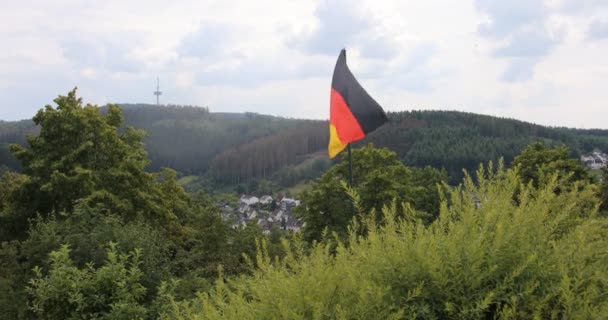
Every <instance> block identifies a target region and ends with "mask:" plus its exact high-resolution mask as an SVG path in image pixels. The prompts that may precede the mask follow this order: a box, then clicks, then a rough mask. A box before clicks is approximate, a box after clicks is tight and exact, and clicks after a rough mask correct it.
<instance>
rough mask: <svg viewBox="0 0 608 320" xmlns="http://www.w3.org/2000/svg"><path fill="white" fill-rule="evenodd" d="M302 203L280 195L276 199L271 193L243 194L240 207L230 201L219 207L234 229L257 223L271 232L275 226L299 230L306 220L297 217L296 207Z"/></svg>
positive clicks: (288, 229)
mask: <svg viewBox="0 0 608 320" xmlns="http://www.w3.org/2000/svg"><path fill="white" fill-rule="evenodd" d="M299 205H300V200H296V199H293V198H288V197H284V196H278V197H277V199H274V198H273V197H272V196H270V195H264V196H261V197H259V198H258V197H256V196H253V195H242V196H241V197H240V199H239V203H238V207H233V206H231V205H230V204H228V203H225V204H222V205H221V206H220V207H219V209H220V211H221V214H222V219H224V221H227V222H229V223H230V226H231V227H232V228H234V229H238V228H245V227H247V225H248V224H251V223H255V224H257V225H258V226H259V227H260V228H261V229H262V231H263V232H264V234H270V231H271V230H272V229H273V228H278V229H280V230H284V231H291V232H298V231H300V229H301V228H302V227H304V221H303V220H302V219H301V218H297V217H296V216H295V213H294V209H295V208H296V207H297V206H299Z"/></svg>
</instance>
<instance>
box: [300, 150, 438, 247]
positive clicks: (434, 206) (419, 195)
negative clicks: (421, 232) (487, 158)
mask: <svg viewBox="0 0 608 320" xmlns="http://www.w3.org/2000/svg"><path fill="white" fill-rule="evenodd" d="M353 175H354V184H353V189H354V190H356V191H357V193H358V194H359V195H360V201H359V205H360V208H359V209H360V210H361V212H365V213H368V212H371V211H372V210H375V211H376V212H379V211H380V210H381V209H382V207H383V206H384V205H387V204H390V203H391V202H392V201H397V203H402V202H408V203H410V204H411V205H412V206H413V207H414V208H416V209H418V210H420V211H423V210H427V211H426V214H427V216H429V217H433V216H435V215H436V214H437V213H438V211H439V197H438V190H437V184H440V183H441V182H442V181H444V180H445V175H444V174H442V173H440V172H438V171H437V170H434V169H431V168H425V169H412V168H408V167H406V166H405V165H403V163H401V162H400V161H399V159H397V156H396V154H395V153H394V152H392V151H389V150H387V149H376V148H374V147H373V146H371V145H369V146H366V147H363V148H360V149H355V150H353ZM344 181H348V160H347V158H346V156H344V157H343V158H342V161H341V163H339V164H337V165H336V166H334V167H333V168H332V169H330V170H329V171H327V172H326V173H325V174H324V175H323V176H322V177H321V178H319V179H318V180H316V181H315V182H313V183H312V185H311V187H310V188H309V189H308V190H306V191H305V192H303V194H302V201H303V203H304V205H302V206H299V207H298V208H297V209H296V210H297V213H298V214H299V215H300V216H302V217H303V218H304V220H305V221H306V227H305V228H304V234H305V238H306V239H308V240H315V239H316V240H319V239H320V238H321V234H322V232H323V230H324V229H325V228H328V229H329V231H336V232H338V233H339V234H342V235H344V234H345V232H346V229H347V226H348V225H349V224H350V222H351V219H352V218H353V216H354V215H355V208H354V207H353V204H352V200H351V199H350V197H349V196H348V194H347V193H346V192H345V190H344V187H343V183H344Z"/></svg>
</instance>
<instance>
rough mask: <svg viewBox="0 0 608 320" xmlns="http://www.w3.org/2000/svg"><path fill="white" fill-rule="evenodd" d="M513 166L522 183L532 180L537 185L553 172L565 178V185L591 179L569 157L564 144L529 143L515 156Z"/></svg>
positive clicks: (581, 167)
mask: <svg viewBox="0 0 608 320" xmlns="http://www.w3.org/2000/svg"><path fill="white" fill-rule="evenodd" d="M513 166H515V167H517V168H518V172H519V175H520V178H521V179H522V181H523V182H524V183H529V182H532V184H533V185H535V186H537V187H538V186H539V185H542V184H544V183H545V182H546V181H547V180H548V179H550V178H551V177H552V176H553V175H554V174H557V175H558V177H560V178H565V179H563V180H565V184H567V185H572V183H574V182H575V181H581V180H586V181H590V180H591V176H590V175H589V173H588V171H587V170H586V169H585V168H584V167H583V166H582V165H581V164H580V162H579V161H578V160H575V159H572V158H570V155H569V152H568V148H567V147H566V146H556V147H553V148H551V147H548V146H546V145H545V144H543V143H540V142H537V143H534V144H531V145H530V146H528V147H527V148H526V149H524V150H523V151H522V152H521V153H520V154H519V155H518V156H517V157H515V159H514V160H513Z"/></svg>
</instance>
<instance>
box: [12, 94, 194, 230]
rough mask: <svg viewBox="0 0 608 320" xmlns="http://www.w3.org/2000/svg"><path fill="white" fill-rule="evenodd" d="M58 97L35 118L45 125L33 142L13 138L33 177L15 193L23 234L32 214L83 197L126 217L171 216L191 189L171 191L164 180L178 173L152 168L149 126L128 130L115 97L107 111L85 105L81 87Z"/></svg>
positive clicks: (83, 202)
mask: <svg viewBox="0 0 608 320" xmlns="http://www.w3.org/2000/svg"><path fill="white" fill-rule="evenodd" d="M55 103H56V104H57V107H56V108H54V107H52V106H50V105H47V106H46V107H45V108H44V109H41V110H39V111H38V113H37V114H36V116H35V117H34V118H33V120H34V123H35V124H36V125H38V126H40V133H39V135H37V136H29V137H28V138H27V144H28V147H27V148H26V147H22V146H20V145H11V151H12V152H13V154H14V155H15V157H16V158H17V159H19V161H21V165H22V167H23V171H22V173H23V174H24V175H25V176H26V177H27V179H25V181H24V183H23V185H22V187H21V188H20V189H19V190H18V191H17V192H15V193H14V197H13V198H14V200H15V202H14V206H15V212H13V213H12V214H13V217H12V223H13V224H14V228H13V229H14V230H15V231H16V232H18V231H21V234H23V230H25V229H26V228H27V221H28V219H30V218H32V217H34V216H35V214H37V213H38V214H41V215H43V216H46V215H48V214H49V213H51V212H57V213H64V214H69V213H71V212H73V211H74V208H75V207H76V206H78V205H80V206H88V207H95V208H101V209H103V210H104V211H106V212H108V213H116V214H120V215H121V216H122V217H123V218H124V219H126V220H132V219H134V218H136V217H137V216H143V217H145V218H147V219H148V220H149V221H156V222H159V223H160V222H164V223H166V222H168V221H170V220H172V219H173V218H174V215H173V212H172V211H173V209H175V205H176V201H174V200H176V197H180V195H185V194H184V192H183V190H182V192H181V193H177V194H175V193H168V192H164V191H165V190H163V188H165V186H164V185H163V183H162V181H167V180H168V179H167V176H168V177H169V178H171V177H174V175H173V174H172V173H170V172H164V173H161V174H160V175H159V174H152V173H148V172H146V171H145V170H144V168H145V167H146V165H147V164H148V160H147V154H146V152H145V150H144V148H143V142H142V138H143V136H144V132H143V131H140V130H136V129H133V128H126V129H124V130H122V129H121V125H122V121H123V119H122V114H121V110H120V108H119V107H118V106H117V105H112V104H110V105H108V108H107V110H105V112H102V110H101V108H99V107H97V106H94V105H90V104H87V105H84V106H83V104H82V98H78V97H76V89H74V90H72V91H71V92H69V93H68V95H67V96H59V97H58V98H57V99H55ZM159 179H160V180H161V181H160V183H159V181H158V180H159ZM169 187H171V186H169ZM167 197H172V198H170V199H167ZM181 197H182V198H183V196H181ZM182 202H183V201H182Z"/></svg>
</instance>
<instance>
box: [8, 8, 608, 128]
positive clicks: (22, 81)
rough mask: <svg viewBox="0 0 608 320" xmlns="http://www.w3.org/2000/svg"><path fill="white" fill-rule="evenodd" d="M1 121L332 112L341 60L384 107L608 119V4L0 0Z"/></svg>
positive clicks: (564, 121) (556, 119) (591, 121)
mask: <svg viewBox="0 0 608 320" xmlns="http://www.w3.org/2000/svg"><path fill="white" fill-rule="evenodd" d="M0 21H2V28H0V41H1V43H2V48H3V49H2V50H0V101H1V104H0V119H3V120H16V119H24V118H30V117H31V116H32V115H33V114H34V113H35V111H36V110H38V109H39V108H41V107H43V106H44V105H45V104H48V103H51V101H52V100H53V98H54V97H56V96H57V95H58V94H65V93H67V92H68V91H69V90H70V89H71V88H73V87H74V86H77V87H78V88H79V93H80V95H81V96H83V98H84V100H85V101H86V102H91V103H95V104H105V103H108V102H113V103H121V102H127V103H138V102H143V103H153V102H154V101H155V97H154V96H153V95H152V92H153V91H154V89H155V86H156V78H157V77H159V78H160V83H161V90H162V91H163V95H162V97H161V103H171V104H191V105H201V106H208V107H209V108H210V109H211V111H227V112H242V111H252V112H258V113H265V114H273V115H280V116H285V117H298V118H316V119H326V118H328V102H329V86H330V82H331V73H332V71H333V66H334V64H335V60H336V58H337V55H338V53H339V50H340V49H341V48H342V47H346V49H347V56H348V64H349V66H350V68H351V70H352V71H353V73H354V74H355V75H356V76H357V77H358V78H359V80H360V82H361V83H362V84H363V86H364V87H366V88H367V90H368V92H370V94H371V95H372V96H373V97H374V98H376V100H378V102H380V104H381V105H383V106H384V108H385V109H386V110H390V111H397V110H411V109H443V110H461V111H468V112H476V113H483V114H490V115H497V116H503V117H510V118H517V119H522V120H527V121H531V122H536V123H540V124H546V125H555V126H571V127H584V128H591V127H598V128H608V0H460V1H454V0H425V1H420V0H407V1H406V0H369V1H367V0H365V1H354V0H329V1H323V0H322V1H313V0H311V1H308V0H297V1H296V0H294V1H276V0H255V1H249V0H219V1H202V0H193V1H156V0H146V1H114V0H106V1H92V0H91V1H85V0H80V1H70V0H55V1H52V4H51V1H42V0H40V1H30V0H21V1H2V3H1V4H0Z"/></svg>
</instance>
